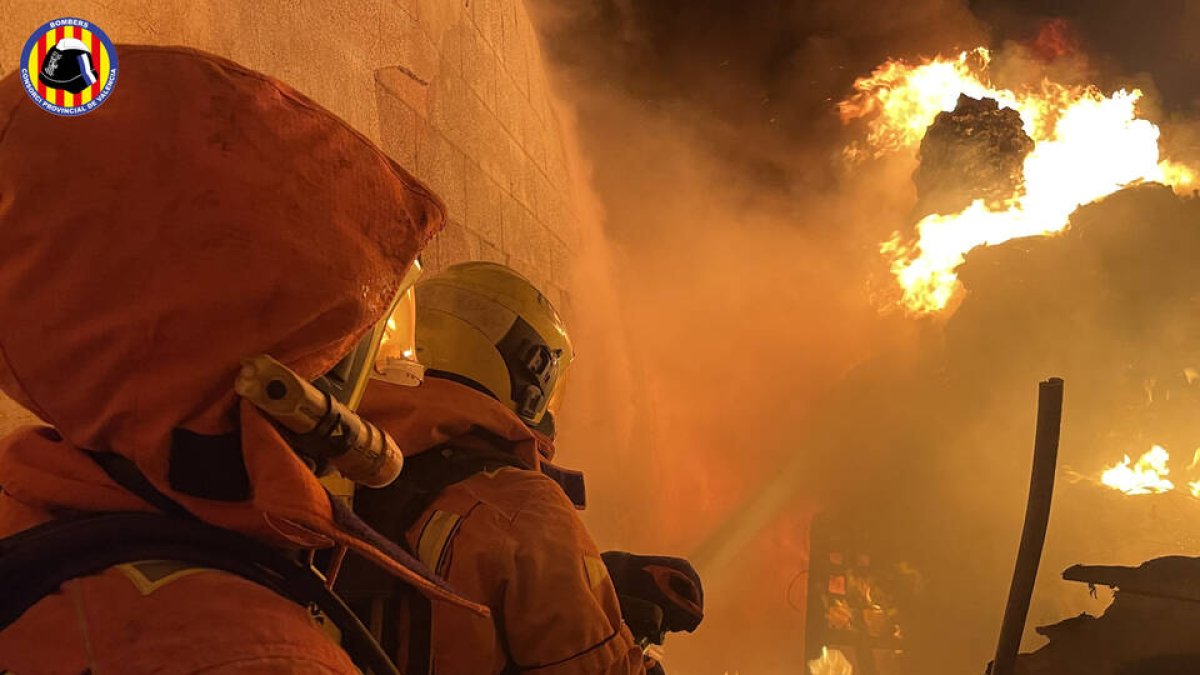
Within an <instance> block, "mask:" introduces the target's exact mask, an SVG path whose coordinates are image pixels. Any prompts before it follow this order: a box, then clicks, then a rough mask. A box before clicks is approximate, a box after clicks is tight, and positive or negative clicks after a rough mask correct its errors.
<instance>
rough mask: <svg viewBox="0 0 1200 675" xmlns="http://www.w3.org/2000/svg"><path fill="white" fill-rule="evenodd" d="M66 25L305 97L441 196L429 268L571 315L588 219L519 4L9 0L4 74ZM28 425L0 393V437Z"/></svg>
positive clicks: (1, 25)
mask: <svg viewBox="0 0 1200 675" xmlns="http://www.w3.org/2000/svg"><path fill="white" fill-rule="evenodd" d="M61 16H76V17H79V18H83V19H86V20H89V21H91V22H93V23H95V24H96V25H98V26H99V27H100V28H101V29H103V30H104V31H105V32H106V33H108V35H109V37H110V38H112V39H113V40H114V41H115V42H116V43H117V44H118V45H120V44H121V43H143V44H146V43H149V44H177V45H186V46H190V47H196V48H198V49H202V50H206V51H210V52H213V53H216V54H220V55H222V56H226V57H228V58H230V59H233V60H234V61H237V62H239V63H241V64H243V65H245V66H247V67H250V68H254V69H256V70H260V71H263V72H265V73H268V74H270V75H273V76H275V77H278V78H279V79H281V80H283V81H285V82H287V83H288V84H290V85H292V86H294V87H296V88H297V89H299V90H300V91H302V92H304V93H305V94H307V95H309V96H311V97H312V98H313V99H315V100H316V101H318V102H320V103H321V104H323V105H325V106H326V107H328V108H329V109H331V110H333V111H334V112H336V113H337V114H339V115H341V116H342V117H343V118H345V119H346V120H347V121H349V122H350V123H351V124H352V125H354V126H355V127H356V128H358V129H359V130H360V131H362V132H363V133H364V134H366V135H367V136H368V137H370V138H372V139H373V140H375V141H376V142H377V143H379V144H380V146H381V147H382V148H383V149H384V150H385V151H386V152H387V153H389V154H390V155H391V156H392V157H393V158H395V159H396V160H397V161H399V162H400V163H401V164H402V165H403V166H405V167H406V168H407V169H409V171H411V172H412V173H413V174H415V175H416V176H418V177H420V178H421V179H422V180H424V181H425V182H426V183H427V184H428V185H429V186H430V187H432V188H433V189H434V190H435V191H436V192H437V193H438V194H439V195H441V197H442V199H443V200H445V202H446V204H447V206H448V207H449V215H450V222H449V223H448V224H447V226H446V229H445V230H444V231H443V232H442V233H441V234H440V235H438V237H437V238H436V239H435V240H434V241H433V242H431V244H430V246H429V247H428V248H427V249H426V250H425V252H424V254H423V255H422V262H424V263H425V265H426V268H427V269H430V270H438V269H441V268H443V267H445V266H446V265H449V264H452V263H455V262H459V261H463V260H472V259H481V260H493V261H497V262H503V263H507V264H509V265H512V266H513V267H514V268H516V269H517V270H519V271H520V272H522V273H523V274H525V275H526V276H528V277H529V278H530V279H531V280H532V281H533V282H534V283H535V284H537V285H538V286H539V287H540V288H542V289H543V290H544V292H545V293H546V295H547V296H548V297H549V298H550V300H551V301H552V302H554V303H555V304H556V305H557V306H558V307H559V309H560V310H561V311H563V312H565V313H566V314H568V316H569V315H570V314H571V301H570V276H571V269H572V261H573V255H574V252H575V251H577V250H578V249H579V239H580V232H579V221H578V218H577V217H576V215H575V209H574V208H573V206H572V200H571V197H570V190H569V187H568V186H569V181H568V175H567V168H566V160H565V158H564V152H563V142H562V136H561V130H560V128H559V125H558V123H557V121H556V119H555V114H554V110H553V107H552V104H551V98H550V93H549V90H548V85H547V82H546V75H545V72H544V68H543V63H542V58H541V54H540V51H539V48H538V43H537V38H536V37H535V35H534V30H533V27H532V25H531V23H530V20H529V16H528V15H527V14H526V11H525V7H524V5H523V3H522V0H359V1H355V0H253V1H248V0H123V1H118V2H111V1H109V2H101V1H99V0H74V1H72V2H50V1H41V0H0V75H8V74H10V73H11V72H12V71H13V69H15V67H16V63H17V61H18V59H19V58H20V52H21V48H22V46H23V45H24V43H25V40H26V39H27V38H28V37H29V35H30V33H32V32H33V31H34V30H35V29H36V28H37V27H38V26H40V25H41V24H42V23H44V22H45V21H49V20H50V19H54V18H58V17H61ZM119 54H120V47H119V46H118V56H119ZM113 95H114V96H120V95H121V91H120V84H119V82H118V85H117V89H116V90H114V93H113ZM31 105H32V103H31ZM0 320H3V316H2V315H0ZM29 419H30V418H29V417H28V415H27V414H26V413H24V411H23V410H21V409H19V408H18V407H17V406H15V405H14V404H12V403H11V402H10V401H7V400H4V399H2V398H0V433H5V432H7V431H8V430H9V429H10V428H12V427H13V426H15V425H16V424H19V423H23V422H25V421H28V420H29Z"/></svg>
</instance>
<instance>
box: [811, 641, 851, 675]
mask: <svg viewBox="0 0 1200 675" xmlns="http://www.w3.org/2000/svg"><path fill="white" fill-rule="evenodd" d="M808 672H809V675H854V666H853V665H852V664H851V663H850V660H849V659H847V658H846V655H845V654H843V653H842V652H841V651H839V650H837V649H830V648H829V647H821V656H820V658H816V659H813V660H812V661H809V662H808Z"/></svg>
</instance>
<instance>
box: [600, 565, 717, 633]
mask: <svg viewBox="0 0 1200 675" xmlns="http://www.w3.org/2000/svg"><path fill="white" fill-rule="evenodd" d="M600 557H601V558H602V559H603V560H604V564H605V566H606V567H608V575H609V576H610V577H612V580H613V585H614V586H616V588H617V598H618V599H619V600H620V601H621V615H622V617H623V618H624V619H625V624H626V625H627V626H629V630H630V632H632V633H633V637H634V638H635V639H636V640H637V641H638V642H639V643H640V644H642V646H643V647H644V646H646V645H648V644H662V641H663V637H664V635H665V634H666V633H674V632H678V631H687V632H689V633H690V632H692V631H694V630H696V627H697V626H699V625H700V622H701V621H702V620H703V619H704V588H703V587H702V586H701V584H700V575H699V574H697V573H696V569H695V568H694V567H692V564H691V563H689V562H688V561H687V560H684V559H683V558H672V557H669V556H648V555H634V554H632V553H627V552H625V551H606V552H604V553H602V554H601V555H600Z"/></svg>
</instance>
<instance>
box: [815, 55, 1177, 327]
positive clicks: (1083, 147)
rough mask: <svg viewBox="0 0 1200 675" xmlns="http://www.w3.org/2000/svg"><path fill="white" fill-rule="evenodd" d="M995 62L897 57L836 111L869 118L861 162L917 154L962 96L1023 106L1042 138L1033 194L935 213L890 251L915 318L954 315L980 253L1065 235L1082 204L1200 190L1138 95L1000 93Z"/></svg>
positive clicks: (1028, 174)
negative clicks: (1145, 192)
mask: <svg viewBox="0 0 1200 675" xmlns="http://www.w3.org/2000/svg"><path fill="white" fill-rule="evenodd" d="M989 59H990V55H989V53H988V51H987V50H986V49H975V50H973V51H969V52H963V53H961V54H959V55H958V57H957V58H953V59H946V58H938V59H933V60H930V61H925V62H923V63H920V64H917V65H910V64H907V63H904V62H902V61H888V62H887V63H884V64H883V65H881V66H879V67H878V68H877V69H876V70H875V72H874V73H872V74H871V75H870V76H869V77H863V78H860V79H859V80H858V81H856V82H855V84H854V88H855V90H856V92H857V93H855V94H854V95H853V96H852V97H850V98H849V99H847V100H845V101H843V102H841V103H840V104H839V105H838V109H839V111H840V113H841V116H842V120H843V121H845V122H849V121H851V120H854V119H860V118H861V119H864V120H866V121H867V129H868V131H867V137H866V139H865V141H864V142H863V143H860V144H855V145H852V146H850V147H849V148H847V151H846V154H847V157H848V158H850V159H852V160H860V159H863V158H865V157H879V156H882V155H884V154H887V153H889V152H895V151H899V150H906V149H907V150H912V149H914V148H915V147H916V146H918V145H919V144H920V142H921V139H922V138H923V137H924V135H925V131H926V129H928V127H929V125H930V124H932V123H933V121H934V118H935V117H936V116H937V115H938V113H941V112H945V111H950V110H953V109H954V107H955V104H956V103H957V101H958V97H959V95H960V94H966V95H967V96H970V97H972V98H992V99H994V100H996V101H997V102H998V103H999V104H1000V106H1001V107H1003V108H1012V109H1013V110H1016V111H1017V113H1018V114H1019V115H1020V116H1021V121H1022V123H1023V126H1024V130H1025V133H1027V134H1028V135H1029V137H1030V138H1032V139H1033V140H1034V143H1035V145H1034V149H1033V151H1032V152H1030V153H1029V155H1028V156H1026V158H1025V162H1024V186H1023V190H1018V192H1017V194H1014V195H1013V196H1012V197H1011V198H1010V199H1009V200H1008V201H1007V202H1005V203H1004V204H1003V205H1001V206H999V207H996V208H1000V209H1002V210H992V209H990V208H988V206H986V205H985V204H984V202H983V201H976V202H975V203H973V204H971V205H970V206H969V207H967V208H966V209H965V210H963V211H962V212H960V213H956V214H950V215H947V214H933V215H930V216H928V217H926V218H924V219H923V220H922V221H921V222H920V223H918V224H917V228H916V229H917V240H916V241H915V242H910V241H905V240H903V239H902V238H901V236H900V235H899V234H896V235H894V236H893V238H892V239H891V240H889V241H887V242H885V243H884V244H883V245H882V246H881V247H880V250H881V251H882V252H883V253H884V255H886V256H887V257H888V258H889V259H890V260H891V263H892V265H891V266H892V272H893V273H894V274H895V276H896V278H897V280H898V281H899V283H900V286H901V287H902V289H903V300H902V302H903V304H904V306H906V307H907V308H908V309H909V310H910V311H912V312H914V313H919V314H923V313H932V312H937V311H939V310H941V309H944V308H945V307H946V305H947V304H948V303H949V302H950V300H951V299H952V298H953V296H954V293H955V292H956V291H957V289H958V287H959V284H958V276H957V274H956V270H957V268H958V267H959V265H961V264H962V263H963V260H964V259H965V256H966V254H967V253H968V252H969V251H971V250H972V249H974V248H976V247H979V246H993V245H996V244H1000V243H1003V242H1005V241H1008V240H1010V239H1015V238H1019V237H1029V236H1035V235H1049V234H1054V233H1057V232H1061V231H1062V230H1063V228H1065V227H1066V226H1067V219H1068V217H1069V216H1070V215H1071V213H1072V212H1073V211H1074V210H1075V209H1076V208H1078V207H1079V206H1082V205H1084V204H1088V203H1090V202H1093V201H1096V200H1097V199H1100V198H1102V197H1104V196H1107V195H1109V194H1112V193H1113V192H1116V191H1117V190H1120V189H1121V188H1122V187H1125V186H1128V185H1131V184H1135V183H1139V182H1159V183H1164V184H1167V185H1171V186H1173V187H1175V188H1176V189H1178V190H1181V191H1182V190H1184V189H1185V188H1187V187H1188V186H1190V185H1192V184H1193V183H1195V182H1196V178H1197V175H1196V172H1195V171H1193V170H1192V169H1190V168H1189V167H1186V166H1183V165H1180V164H1176V163H1172V162H1169V161H1166V160H1163V159H1161V158H1160V157H1159V148H1158V137H1159V130H1158V127H1156V126H1155V125H1154V124H1152V123H1150V122H1149V121H1147V120H1144V119H1139V118H1138V117H1137V110H1136V104H1137V102H1138V99H1139V98H1141V96H1142V93H1141V92H1140V91H1138V90H1136V89H1135V90H1133V91H1125V90H1120V91H1117V92H1115V93H1113V94H1112V95H1110V96H1105V95H1104V94H1102V93H1101V92H1100V91H1099V90H1097V89H1095V88H1092V87H1067V86H1063V85H1059V84H1056V83H1053V82H1048V81H1047V82H1043V83H1042V84H1041V85H1040V86H1039V87H1037V88H1030V89H1028V90H1023V91H1019V92H1015V91H1010V90H1007V89H998V88H996V87H993V86H992V84H991V83H990V81H989V79H988V76H987V67H988V62H989Z"/></svg>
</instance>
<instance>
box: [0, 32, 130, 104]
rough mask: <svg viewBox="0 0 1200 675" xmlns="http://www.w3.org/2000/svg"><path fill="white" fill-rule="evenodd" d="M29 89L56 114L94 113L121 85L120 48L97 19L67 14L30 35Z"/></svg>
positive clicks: (24, 55) (25, 55)
mask: <svg viewBox="0 0 1200 675" xmlns="http://www.w3.org/2000/svg"><path fill="white" fill-rule="evenodd" d="M21 80H22V83H23V84H24V85H25V93H26V94H29V98H31V99H33V102H34V103H36V104H38V106H39V107H41V108H42V109H43V110H46V111H48V112H52V113H54V114H55V115H63V116H74V115H83V114H86V113H89V112H91V111H93V110H95V109H96V108H98V107H99V106H100V104H102V103H104V101H106V100H108V97H109V96H110V95H112V91H113V87H114V86H116V84H117V50H116V49H115V48H113V43H112V40H109V39H108V36H107V35H105V33H104V31H102V30H100V28H99V27H97V26H96V25H95V24H93V23H91V22H90V21H84V20H83V19H76V18H72V17H64V18H61V19H54V20H53V21H50V22H47V23H45V24H43V25H42V26H41V27H39V28H38V29H37V30H36V31H34V32H33V35H31V36H29V40H27V41H26V42H25V49H24V50H23V51H22V52H21Z"/></svg>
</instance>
